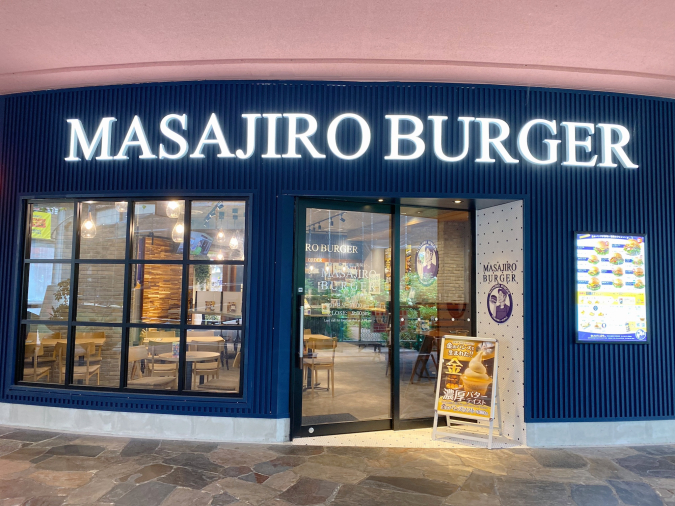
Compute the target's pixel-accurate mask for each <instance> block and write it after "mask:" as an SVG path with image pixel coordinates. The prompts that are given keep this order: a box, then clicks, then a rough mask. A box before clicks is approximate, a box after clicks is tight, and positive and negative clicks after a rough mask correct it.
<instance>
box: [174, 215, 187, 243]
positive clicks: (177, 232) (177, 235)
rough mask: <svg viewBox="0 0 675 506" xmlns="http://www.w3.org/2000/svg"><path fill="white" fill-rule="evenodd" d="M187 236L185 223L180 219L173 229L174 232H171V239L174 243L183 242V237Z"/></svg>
mask: <svg viewBox="0 0 675 506" xmlns="http://www.w3.org/2000/svg"><path fill="white" fill-rule="evenodd" d="M184 235H185V226H184V225H183V222H182V221H181V220H180V218H179V219H178V221H176V224H175V225H174V227H173V230H172V231H171V239H173V242H179V243H180V242H183V237H184Z"/></svg>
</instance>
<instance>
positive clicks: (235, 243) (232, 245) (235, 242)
mask: <svg viewBox="0 0 675 506" xmlns="http://www.w3.org/2000/svg"><path fill="white" fill-rule="evenodd" d="M238 235H239V233H238V232H235V233H234V234H232V237H231V238H230V244H229V246H230V249H237V248H238V247H239V238H238V237H237V236H238Z"/></svg>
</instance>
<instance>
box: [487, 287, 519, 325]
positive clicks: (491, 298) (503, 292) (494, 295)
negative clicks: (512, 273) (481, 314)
mask: <svg viewBox="0 0 675 506" xmlns="http://www.w3.org/2000/svg"><path fill="white" fill-rule="evenodd" d="M487 304H488V313H490V318H492V319H493V320H494V321H496V322H497V323H504V322H506V321H507V320H508V319H509V318H511V313H512V312H513V297H512V296H511V290H509V289H508V288H507V287H506V285H502V284H500V283H497V284H496V285H494V286H493V287H492V288H490V291H489V292H488V296H487Z"/></svg>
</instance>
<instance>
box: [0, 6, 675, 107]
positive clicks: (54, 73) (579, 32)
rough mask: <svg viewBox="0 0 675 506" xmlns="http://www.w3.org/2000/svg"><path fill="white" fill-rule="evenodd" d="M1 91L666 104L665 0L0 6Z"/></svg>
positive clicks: (672, 59)
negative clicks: (463, 94)
mask: <svg viewBox="0 0 675 506" xmlns="http://www.w3.org/2000/svg"><path fill="white" fill-rule="evenodd" d="M0 22H1V24H2V30H0V48H2V51H0V94H9V93H17V92H22V91H31V90H40V89H51V88H67V87H79V86H92V85H93V86H98V85H108V84H122V83H137V82H153V81H186V80H200V79H223V80H229V79H315V80H356V81H436V82H470V83H489V84H510V85H531V86H547V87H560V88H576V89H590V90H601V91H617V92H627V93H638V94H644V95H655V96H663V97H675V44H674V43H673V41H674V35H673V34H675V5H674V4H673V1H672V0H651V1H649V2H636V1H635V0H606V1H595V2H588V1H585V0H567V1H564V2H562V1H555V0H552V1H548V2H544V1H534V0H502V1H500V2H494V1H488V0H474V1H472V2H459V1H447V0H435V1H434V0H429V1H423V2H422V1H416V2H415V1H411V0H387V1H386V2H383V1H379V2H372V1H371V2H364V1H362V0H345V1H337V2H316V1H309V0H285V1H283V2H278V1H271V0H267V1H263V0H249V1H247V2H241V1H236V2H235V1H233V0H203V1H200V2H190V1H177V0H165V1H162V2H160V1H158V0H146V1H144V2H138V1H136V0H115V1H113V2H111V1H102V0H89V1H86V2H82V1H81V0H77V1H76V0H59V1H58V2H54V1H47V0H23V1H13V0H5V1H2V2H0Z"/></svg>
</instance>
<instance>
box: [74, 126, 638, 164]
mask: <svg viewBox="0 0 675 506" xmlns="http://www.w3.org/2000/svg"><path fill="white" fill-rule="evenodd" d="M241 119H242V120H243V121H242V126H243V129H244V130H245V132H246V133H245V142H246V146H245V148H246V150H245V151H244V149H242V148H237V149H234V153H233V152H232V151H231V150H230V147H229V146H228V143H227V139H226V136H225V134H224V133H223V129H222V127H221V121H220V119H219V118H218V115H217V114H216V113H212V114H211V115H210V117H209V119H208V121H207V122H206V125H204V126H203V127H202V126H199V125H198V126H197V129H198V131H199V132H201V136H200V137H199V141H198V142H197V146H196V147H195V148H194V150H193V151H192V153H190V154H189V155H188V153H189V151H190V146H189V143H188V140H187V139H186V132H187V131H188V125H191V127H194V124H193V123H190V122H188V117H187V114H169V115H167V116H165V117H164V118H162V120H161V121H160V123H159V131H160V133H161V135H162V136H163V137H164V138H165V139H166V140H165V141H164V142H162V143H160V144H159V146H158V147H157V151H156V152H157V153H158V154H159V156H157V155H156V154H155V153H154V152H153V150H152V146H150V143H149V142H148V137H147V135H146V133H145V129H144V127H143V123H142V121H141V118H140V117H139V116H134V118H133V120H132V121H131V124H130V125H129V128H128V129H127V133H126V136H125V138H124V140H123V142H122V144H121V145H120V147H119V150H118V152H117V154H116V155H114V156H113V154H112V149H113V147H112V131H113V128H114V126H115V125H114V124H115V123H116V122H117V119H116V118H112V117H107V118H102V119H101V121H100V123H99V125H98V127H97V129H96V131H95V132H94V134H93V137H92V138H91V141H90V140H89V137H88V136H87V133H86V132H85V129H84V126H83V125H82V122H81V121H80V120H79V119H76V118H74V119H68V120H66V121H67V123H68V124H69V125H70V139H69V155H68V156H67V157H66V158H65V160H66V161H67V162H79V161H81V160H82V158H81V157H80V154H81V155H82V156H83V157H84V159H85V160H88V161H90V160H92V159H93V158H94V155H95V154H96V152H97V151H98V152H99V153H100V154H99V156H97V157H96V160H100V161H121V160H128V159H129V154H132V155H133V156H136V157H138V158H140V159H144V160H146V159H147V160H151V159H159V160H180V159H182V158H184V157H186V156H189V158H194V159H204V158H207V157H213V156H214V154H215V156H216V157H217V158H234V159H239V160H247V159H249V158H252V157H253V155H254V154H255V152H256V148H257V147H258V142H262V141H259V140H258V138H257V137H256V128H257V123H258V120H261V122H262V124H263V130H264V131H265V132H264V137H266V143H267V146H266V147H267V150H266V151H265V152H264V153H262V154H260V155H259V156H260V157H261V158H296V159H297V158H302V157H303V156H305V157H306V156H307V155H309V156H311V157H312V158H316V159H323V158H326V154H323V153H320V152H319V150H318V149H317V147H316V134H317V132H318V131H319V124H318V122H317V120H316V118H315V117H314V116H312V115H311V114H303V113H264V114H257V113H247V114H242V115H241ZM385 119H386V120H387V121H386V123H385V124H386V125H387V127H388V131H387V132H386V137H385V138H384V139H383V141H388V144H389V152H388V153H387V154H385V155H384V159H385V160H392V161H401V162H405V161H410V160H416V159H418V158H420V157H422V156H423V155H424V153H425V151H426V148H427V143H426V142H425V135H424V134H425V132H424V130H425V122H424V121H423V119H422V118H419V117H417V116H413V115H409V114H387V115H385ZM427 121H428V122H429V123H430V127H431V128H430V131H431V134H430V138H429V139H428V142H430V143H431V144H432V146H433V154H434V156H435V157H436V158H437V159H438V160H440V161H442V162H446V163H457V162H460V161H461V160H464V159H465V158H467V156H468V154H469V150H470V147H471V142H472V132H473V135H474V137H475V138H476V140H475V141H474V142H475V143H476V147H475V150H476V151H477V157H476V158H475V160H474V161H475V162H477V163H495V162H496V161H497V159H499V160H500V161H501V162H503V163H507V164H518V163H520V162H521V161H524V162H527V163H530V164H533V165H537V166H543V165H552V164H557V163H558V160H559V159H560V154H561V153H562V155H563V156H562V165H564V166H571V167H594V166H597V167H607V168H614V167H618V166H619V165H621V166H622V167H624V168H626V169H637V168H638V166H637V165H636V164H635V163H633V162H632V161H631V160H630V158H628V155H627V154H626V151H625V149H624V148H625V147H626V146H627V145H628V143H629V142H630V132H629V131H628V129H627V128H626V127H624V126H623V125H615V124H608V123H599V124H597V125H596V124H594V123H578V122H571V121H562V122H560V123H559V124H560V127H561V128H560V131H559V129H558V122H557V121H556V120H547V119H541V118H536V119H532V120H530V121H528V122H527V123H525V124H524V125H522V126H521V127H520V129H519V130H518V134H517V135H516V147H517V149H518V154H519V155H520V158H519V159H518V158H515V156H514V155H515V153H509V150H508V149H507V146H506V145H505V144H506V142H507V140H508V139H509V136H510V135H511V127H510V126H509V124H508V123H507V122H506V121H504V120H502V119H499V118H474V117H471V116H460V117H458V118H457V119H456V120H449V119H448V116H437V115H432V116H429V117H428V118H427ZM474 123H475V124H476V127H472V125H473V124H474ZM342 124H344V125H345V126H344V127H343V128H351V129H356V130H355V132H356V138H357V139H358V136H359V134H360V145H359V147H358V149H356V151H354V152H353V153H349V152H345V148H344V146H342V147H341V146H340V145H339V143H338V133H337V132H338V128H339V127H340V125H342ZM282 127H285V139H284V140H283V141H282V143H281V144H283V145H284V147H285V148H286V151H285V153H282V152H281V151H282V149H283V148H282V146H281V145H277V132H278V131H279V129H280V128H282ZM596 128H597V137H595V135H596ZM454 132H457V133H459V134H460V135H459V138H460V141H459V142H458V143H457V145H452V143H451V142H450V139H451V138H453V135H451V134H452V133H454ZM558 136H559V137H560V138H556V137H558ZM542 137H543V140H537V139H541V138H542ZM326 142H327V145H328V151H329V152H330V155H331V156H334V157H337V158H339V159H341V160H358V159H359V158H361V157H362V156H363V155H364V154H365V153H366V152H367V151H368V149H369V148H370V146H371V142H372V134H371V129H370V126H369V125H368V122H367V121H366V120H365V119H364V118H363V117H362V116H359V115H358V114H354V113H345V114H340V115H339V116H337V117H335V118H333V119H332V121H331V122H330V123H329V125H328V129H327V132H326ZM165 143H166V145H165ZM594 143H595V151H596V152H597V153H598V154H593V155H591V154H592V153H593V151H594ZM444 144H445V146H444ZM533 150H534V152H535V153H541V154H537V155H536V156H535V154H534V153H533ZM598 159H599V162H598Z"/></svg>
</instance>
